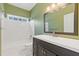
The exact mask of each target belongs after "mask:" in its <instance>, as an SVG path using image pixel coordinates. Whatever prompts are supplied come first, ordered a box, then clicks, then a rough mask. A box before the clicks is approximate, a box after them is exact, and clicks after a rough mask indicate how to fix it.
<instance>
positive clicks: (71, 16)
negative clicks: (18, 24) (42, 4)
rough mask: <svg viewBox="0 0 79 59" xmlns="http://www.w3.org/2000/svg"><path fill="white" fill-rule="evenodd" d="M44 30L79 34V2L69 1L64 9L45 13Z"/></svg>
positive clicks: (46, 31)
mask: <svg viewBox="0 0 79 59" xmlns="http://www.w3.org/2000/svg"><path fill="white" fill-rule="evenodd" d="M44 32H45V33H53V32H55V33H56V34H67V35H78V4H77V3H76V4H74V3H72V4H71V3H69V4H66V6H65V7H64V8H62V9H58V10H57V11H54V12H47V13H45V14H44Z"/></svg>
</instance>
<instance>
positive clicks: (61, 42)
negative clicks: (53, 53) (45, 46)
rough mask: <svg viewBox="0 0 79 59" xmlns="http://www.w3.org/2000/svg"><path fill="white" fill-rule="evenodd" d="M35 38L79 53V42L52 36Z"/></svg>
mask: <svg viewBox="0 0 79 59" xmlns="http://www.w3.org/2000/svg"><path fill="white" fill-rule="evenodd" d="M34 38H37V39H40V40H43V41H46V42H48V43H51V44H55V45H58V46H61V47H64V48H66V49H70V50H72V51H75V52H77V53H79V40H75V39H70V38H63V37H54V36H51V35H37V36H34Z"/></svg>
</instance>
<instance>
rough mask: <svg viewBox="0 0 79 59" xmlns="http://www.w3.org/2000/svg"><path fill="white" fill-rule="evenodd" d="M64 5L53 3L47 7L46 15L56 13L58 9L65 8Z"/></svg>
mask: <svg viewBox="0 0 79 59" xmlns="http://www.w3.org/2000/svg"><path fill="white" fill-rule="evenodd" d="M66 5H67V4H66V3H53V4H51V5H50V6H48V7H47V10H46V13H48V12H50V13H51V12H55V11H58V10H59V9H62V8H65V6H66Z"/></svg>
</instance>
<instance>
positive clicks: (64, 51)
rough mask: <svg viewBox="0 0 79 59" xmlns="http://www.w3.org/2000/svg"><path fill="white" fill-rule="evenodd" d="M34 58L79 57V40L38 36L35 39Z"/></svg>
mask: <svg viewBox="0 0 79 59" xmlns="http://www.w3.org/2000/svg"><path fill="white" fill-rule="evenodd" d="M33 55H34V56H79V40H73V39H68V38H61V37H53V36H49V35H38V36H34V38H33Z"/></svg>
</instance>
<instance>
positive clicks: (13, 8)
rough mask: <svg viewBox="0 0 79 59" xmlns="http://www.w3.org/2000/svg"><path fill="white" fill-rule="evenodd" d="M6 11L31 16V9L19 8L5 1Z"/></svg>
mask: <svg viewBox="0 0 79 59" xmlns="http://www.w3.org/2000/svg"><path fill="white" fill-rule="evenodd" d="M4 11H5V12H6V13H8V14H13V15H18V16H23V17H30V11H27V10H24V9H21V8H18V7H16V6H13V5H10V4H8V3H4Z"/></svg>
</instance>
